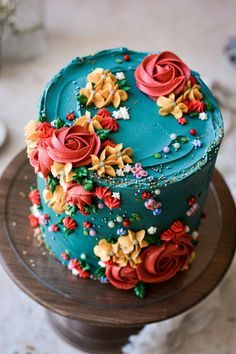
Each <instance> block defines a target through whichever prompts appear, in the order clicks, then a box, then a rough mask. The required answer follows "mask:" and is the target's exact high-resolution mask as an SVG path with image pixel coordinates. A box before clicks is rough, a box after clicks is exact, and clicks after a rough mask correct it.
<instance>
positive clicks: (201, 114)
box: [198, 112, 208, 120]
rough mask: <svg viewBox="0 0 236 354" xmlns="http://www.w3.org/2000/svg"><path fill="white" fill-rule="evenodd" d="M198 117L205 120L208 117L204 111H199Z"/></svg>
mask: <svg viewBox="0 0 236 354" xmlns="http://www.w3.org/2000/svg"><path fill="white" fill-rule="evenodd" d="M198 118H199V119H201V120H207V119H208V117H207V114H206V113H205V112H201V113H199V116H198Z"/></svg>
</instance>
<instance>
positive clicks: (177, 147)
mask: <svg viewBox="0 0 236 354" xmlns="http://www.w3.org/2000/svg"><path fill="white" fill-rule="evenodd" d="M173 147H174V148H175V150H176V151H177V150H179V149H180V143H174V144H173Z"/></svg>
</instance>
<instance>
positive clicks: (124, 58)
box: [26, 48, 223, 295]
mask: <svg viewBox="0 0 236 354" xmlns="http://www.w3.org/2000/svg"><path fill="white" fill-rule="evenodd" d="M153 80H154V82H153ZM168 90H169V92H168ZM104 107H105V108H104ZM39 110H40V118H39V123H38V125H37V126H36V123H35V124H34V123H32V122H31V125H28V126H27V128H26V140H27V143H28V154H29V157H30V161H31V164H32V165H33V166H34V168H35V170H36V173H38V174H39V176H38V180H37V183H38V190H39V192H38V191H37V190H35V191H33V192H31V194H32V195H37V197H38V198H40V204H35V203H33V204H34V206H33V209H32V213H33V216H34V217H35V218H36V219H37V220H39V222H38V223H37V222H36V223H35V225H36V226H38V225H39V224H40V227H41V228H42V230H43V234H44V239H45V243H46V245H47V246H48V247H49V248H50V250H51V251H52V253H53V254H55V256H56V257H57V258H58V259H59V260H60V261H61V262H62V263H63V264H65V265H66V266H68V267H69V269H71V270H72V272H73V273H74V274H75V275H78V276H80V277H92V278H96V279H98V280H100V281H102V282H107V281H109V282H110V283H111V284H113V285H114V286H116V287H118V288H122V289H131V288H135V289H136V293H137V292H138V293H139V295H141V294H142V291H141V292H140V287H141V288H142V289H143V285H142V284H143V282H147V283H149V282H162V281H166V280H168V279H170V278H171V277H172V276H174V275H175V274H176V273H177V272H178V271H180V270H183V269H187V268H189V266H190V263H191V262H192V260H193V259H194V257H195V251H194V247H195V246H196V244H197V239H198V227H199V222H200V219H201V217H204V214H203V208H204V204H205V200H206V197H207V192H208V188H209V183H210V180H211V175H212V172H213V168H214V164H215V159H216V155H217V151H218V149H219V145H220V142H221V139H222V137H223V123H222V117H221V114H220V111H219V108H218V105H217V103H216V101H215V100H214V97H213V96H212V94H211V92H210V91H209V89H208V88H207V87H206V85H205V84H204V83H203V82H202V80H201V79H200V76H199V74H197V73H196V72H193V71H190V69H189V68H188V67H187V66H186V64H184V63H183V62H182V61H181V60H180V59H179V58H178V57H177V56H175V55H174V54H173V53H170V52H162V53H160V54H151V55H148V54H147V53H138V52H133V51H128V50H127V49H126V48H119V49H114V50H110V51H102V52H99V53H97V54H95V55H93V56H88V57H84V58H76V59H74V60H73V61H72V62H71V63H70V64H69V65H68V66H66V67H65V68H64V69H62V71H60V73H59V74H58V75H56V76H55V77H54V78H53V79H52V80H51V81H50V83H49V84H48V85H47V87H46V89H45V91H44V93H43V95H42V97H41V100H40V109H39ZM39 131H40V134H41V136H39V135H40V134H39ZM42 131H43V134H42ZM42 136H43V137H42ZM82 149H83V150H82ZM40 175H41V176H40ZM42 175H43V176H42ZM31 199H32V198H31ZM33 201H35V200H34V198H33ZM37 202H38V199H37ZM39 205H40V208H39V207H38V206H39ZM45 215H46V217H45ZM31 219H32V216H31ZM34 222H35V220H34ZM166 262H167V263H166ZM157 264H158V267H160V269H157ZM167 264H168V266H167ZM137 289H138V290H137Z"/></svg>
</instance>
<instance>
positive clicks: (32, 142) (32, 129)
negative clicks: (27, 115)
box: [24, 120, 39, 155]
mask: <svg viewBox="0 0 236 354" xmlns="http://www.w3.org/2000/svg"><path fill="white" fill-rule="evenodd" d="M36 125H37V123H36V122H35V121H34V120H30V121H29V122H28V123H27V124H26V126H25V127H24V131H25V141H26V144H27V153H28V155H30V152H31V151H32V150H33V149H34V148H36V147H37V139H38V136H39V132H37V131H36Z"/></svg>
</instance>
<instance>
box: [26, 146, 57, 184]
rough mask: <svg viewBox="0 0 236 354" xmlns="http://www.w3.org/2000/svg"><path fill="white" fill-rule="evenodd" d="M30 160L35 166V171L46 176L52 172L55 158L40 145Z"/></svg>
mask: <svg viewBox="0 0 236 354" xmlns="http://www.w3.org/2000/svg"><path fill="white" fill-rule="evenodd" d="M29 160H30V164H31V166H33V167H34V170H35V173H42V175H43V177H44V178H46V177H47V176H48V174H49V173H50V172H51V166H52V164H53V160H52V159H51V158H50V157H49V156H48V152H47V149H46V148H44V147H42V146H39V147H37V148H36V149H33V150H32V151H31V154H30V158H29Z"/></svg>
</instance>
